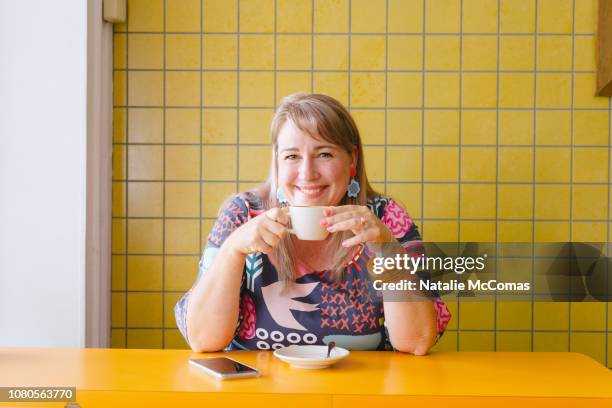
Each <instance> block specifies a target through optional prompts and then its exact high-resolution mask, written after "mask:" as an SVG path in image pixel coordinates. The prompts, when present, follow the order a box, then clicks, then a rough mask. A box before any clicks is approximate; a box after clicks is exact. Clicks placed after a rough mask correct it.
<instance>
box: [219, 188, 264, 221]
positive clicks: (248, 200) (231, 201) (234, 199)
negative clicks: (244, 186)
mask: <svg viewBox="0 0 612 408" xmlns="http://www.w3.org/2000/svg"><path fill="white" fill-rule="evenodd" d="M263 209H264V204H263V200H262V198H261V196H260V195H259V194H258V193H257V192H256V191H253V190H250V191H243V192H240V193H236V194H233V195H231V196H230V197H228V198H227V199H226V200H225V202H224V203H223V204H222V205H221V212H227V211H228V210H229V211H230V212H236V211H238V212H243V213H245V215H248V214H249V213H253V212H256V213H258V212H261V211H262V210H263Z"/></svg>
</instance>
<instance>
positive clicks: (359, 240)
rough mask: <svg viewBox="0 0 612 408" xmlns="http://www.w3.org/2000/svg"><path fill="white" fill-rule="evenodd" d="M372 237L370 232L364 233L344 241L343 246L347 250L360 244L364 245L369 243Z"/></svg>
mask: <svg viewBox="0 0 612 408" xmlns="http://www.w3.org/2000/svg"><path fill="white" fill-rule="evenodd" d="M371 235H372V234H371V233H370V232H368V231H363V232H361V233H359V234H357V235H355V236H354V237H352V238H349V239H347V240H344V241H342V246H343V247H345V248H347V247H352V246H357V245H359V244H364V243H366V242H369V241H370V240H371V239H372V237H371Z"/></svg>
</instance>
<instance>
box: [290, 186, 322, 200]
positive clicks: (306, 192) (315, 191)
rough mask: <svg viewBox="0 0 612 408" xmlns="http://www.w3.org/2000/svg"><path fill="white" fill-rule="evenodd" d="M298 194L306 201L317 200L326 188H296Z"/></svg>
mask: <svg viewBox="0 0 612 408" xmlns="http://www.w3.org/2000/svg"><path fill="white" fill-rule="evenodd" d="M296 188H297V189H298V190H299V192H300V193H301V194H302V195H303V196H304V197H306V198H308V199H315V198H319V197H321V196H322V195H323V191H324V190H325V189H326V188H327V186H301V187H300V186H296Z"/></svg>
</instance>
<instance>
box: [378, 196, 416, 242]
mask: <svg viewBox="0 0 612 408" xmlns="http://www.w3.org/2000/svg"><path fill="white" fill-rule="evenodd" d="M367 206H368V208H369V209H370V211H372V212H373V213H374V214H376V216H377V217H378V218H379V219H380V220H381V221H382V222H383V223H384V224H385V225H387V227H389V229H391V231H392V232H393V236H395V237H396V238H402V239H410V240H412V239H418V238H419V234H418V229H417V227H416V225H415V224H414V222H413V220H412V217H410V215H409V214H408V212H407V211H406V209H405V208H404V207H403V206H402V205H400V204H399V203H398V202H397V201H395V200H394V199H393V198H392V197H389V196H385V195H377V196H373V197H370V198H369V199H368V201H367Z"/></svg>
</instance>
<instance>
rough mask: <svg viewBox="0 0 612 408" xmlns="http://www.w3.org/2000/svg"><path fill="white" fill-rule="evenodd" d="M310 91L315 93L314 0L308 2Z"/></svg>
mask: <svg viewBox="0 0 612 408" xmlns="http://www.w3.org/2000/svg"><path fill="white" fill-rule="evenodd" d="M310 7H311V10H310V24H311V28H310V29H311V31H312V32H311V33H310V93H311V94H314V93H315V73H314V71H315V62H314V61H315V0H312V1H311V2H310Z"/></svg>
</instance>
